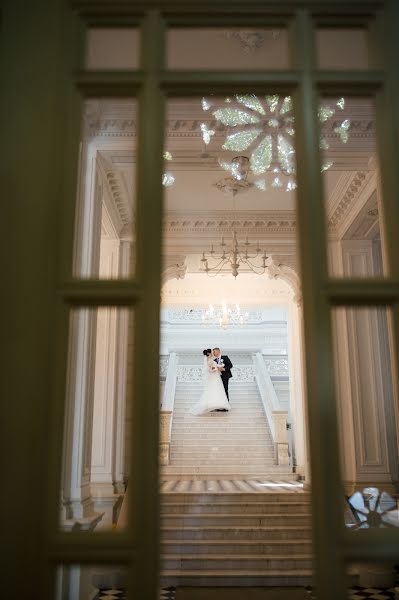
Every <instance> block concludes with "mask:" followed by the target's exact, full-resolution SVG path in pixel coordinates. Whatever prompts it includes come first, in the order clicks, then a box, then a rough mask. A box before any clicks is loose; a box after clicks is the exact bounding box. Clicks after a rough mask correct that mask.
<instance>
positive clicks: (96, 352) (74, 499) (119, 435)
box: [61, 307, 133, 531]
mask: <svg viewBox="0 0 399 600" xmlns="http://www.w3.org/2000/svg"><path fill="white" fill-rule="evenodd" d="M132 356H133V313H132V312H131V311H129V310H128V309H125V308H115V307H104V308H98V309H86V308H82V309H74V310H72V311H71V317H70V339H69V364H68V374H67V377H68V379H67V407H66V422H65V438H64V467H63V479H62V506H61V528H62V529H63V530H64V531H102V530H107V529H108V530H109V529H115V530H118V529H121V528H123V527H124V526H125V525H126V520H127V517H126V512H127V510H126V509H127V507H126V497H125V491H126V486H127V479H128V462H129V461H128V450H129V443H130V439H129V438H130V435H129V431H130V420H131V414H130V413H131V398H132V379H131V373H132Z"/></svg>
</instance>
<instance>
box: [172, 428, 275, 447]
mask: <svg viewBox="0 0 399 600" xmlns="http://www.w3.org/2000/svg"><path fill="white" fill-rule="evenodd" d="M186 439H189V440H193V436H192V434H190V433H186V432H184V431H180V432H179V434H178V436H173V437H172V444H173V443H174V442H175V441H180V440H181V441H183V440H186ZM195 439H196V440H201V439H208V440H209V441H212V440H213V441H215V442H218V441H220V439H221V438H220V436H218V435H217V430H216V431H212V432H210V433H209V434H207V433H206V432H202V433H198V434H197V435H196V437H195ZM250 439H251V441H252V442H254V441H256V440H259V441H263V442H265V443H268V435H267V434H265V433H253V432H252V433H251V436H250ZM229 440H231V443H233V442H234V441H236V440H237V441H240V442H244V441H245V440H248V436H246V435H244V434H242V435H240V436H238V435H235V434H233V433H231V432H228V433H225V434H224V435H223V442H226V441H229Z"/></svg>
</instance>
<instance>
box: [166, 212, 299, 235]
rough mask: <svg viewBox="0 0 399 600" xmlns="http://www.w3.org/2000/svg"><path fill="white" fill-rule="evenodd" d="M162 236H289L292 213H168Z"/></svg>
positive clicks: (293, 226)
mask: <svg viewBox="0 0 399 600" xmlns="http://www.w3.org/2000/svg"><path fill="white" fill-rule="evenodd" d="M164 231H165V233H195V232H198V233H202V232H215V233H216V234H222V233H229V232H232V231H237V232H246V233H253V234H254V235H255V234H257V233H259V234H266V233H291V234H294V233H295V231H296V220H295V213H294V211H284V212H281V213H276V212H274V211H262V212H260V213H249V212H245V211H234V212H233V211H232V212H230V213H229V212H226V211H213V212H209V213H207V214H206V215H204V213H201V212H197V213H194V212H191V211H190V213H188V214H186V215H185V216H183V215H181V214H180V213H175V214H173V213H169V214H167V215H166V217H165V220H164Z"/></svg>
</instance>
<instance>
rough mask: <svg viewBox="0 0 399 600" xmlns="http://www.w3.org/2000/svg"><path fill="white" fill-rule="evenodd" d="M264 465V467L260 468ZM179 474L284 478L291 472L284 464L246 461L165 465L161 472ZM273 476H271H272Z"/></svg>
mask: <svg viewBox="0 0 399 600" xmlns="http://www.w3.org/2000/svg"><path fill="white" fill-rule="evenodd" d="M262 467H264V468H262ZM173 473H174V474H175V475H178V476H179V478H180V475H181V474H182V473H186V474H187V475H189V474H190V473H193V475H194V474H197V475H199V474H201V475H204V476H205V475H209V479H222V478H226V477H227V476H228V478H229V479H245V478H246V477H247V478H248V479H262V478H263V479H273V478H274V479H282V478H283V477H284V479H286V475H288V474H291V473H292V469H291V468H290V467H288V466H287V467H284V465H273V464H268V465H262V464H261V465H257V464H254V465H252V463H250V462H248V463H247V464H240V465H228V464H226V465H218V464H211V465H200V464H198V463H193V464H184V465H183V464H182V465H166V466H164V467H163V469H162V474H169V475H171V474H173ZM272 476H273V477H272Z"/></svg>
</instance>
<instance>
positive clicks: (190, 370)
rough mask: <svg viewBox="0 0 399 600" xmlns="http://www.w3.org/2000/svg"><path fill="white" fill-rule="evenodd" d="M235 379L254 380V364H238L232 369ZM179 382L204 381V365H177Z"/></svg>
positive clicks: (240, 380)
mask: <svg viewBox="0 0 399 600" xmlns="http://www.w3.org/2000/svg"><path fill="white" fill-rule="evenodd" d="M232 375H233V378H234V381H239V382H248V381H253V380H254V377H255V375H254V368H253V365H236V364H234V367H233V369H232ZM177 381H178V382H179V383H200V382H202V381H203V372H202V367H200V366H198V365H179V366H178V367H177Z"/></svg>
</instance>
